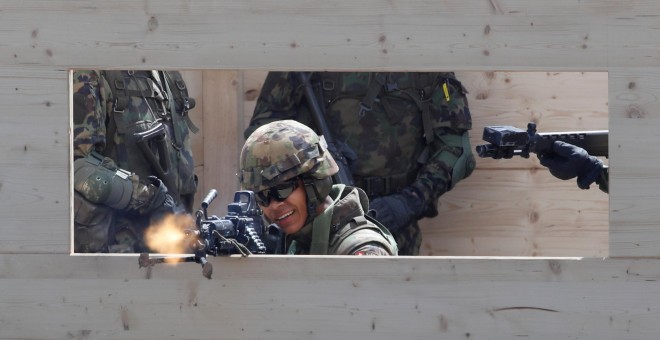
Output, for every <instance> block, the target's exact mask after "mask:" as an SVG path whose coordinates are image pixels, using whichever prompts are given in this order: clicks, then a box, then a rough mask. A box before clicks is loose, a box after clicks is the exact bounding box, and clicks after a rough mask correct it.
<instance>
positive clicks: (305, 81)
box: [297, 72, 355, 186]
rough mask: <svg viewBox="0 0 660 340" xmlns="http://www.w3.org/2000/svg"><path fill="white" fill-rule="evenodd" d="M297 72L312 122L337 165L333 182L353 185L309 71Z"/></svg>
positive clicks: (345, 161)
mask: <svg viewBox="0 0 660 340" xmlns="http://www.w3.org/2000/svg"><path fill="white" fill-rule="evenodd" d="M297 74H298V76H299V77H300V82H301V83H302V85H303V87H304V94H305V99H306V100H307V103H308V104H309V108H310V110H311V112H312V118H313V119H314V124H316V127H318V129H319V131H320V132H321V135H322V136H323V138H325V141H326V143H327V144H328V150H329V151H330V154H332V158H334V159H335V161H336V162H337V166H338V167H339V171H338V172H337V174H336V175H334V176H333V179H334V181H335V183H342V184H346V185H350V186H353V185H354V184H355V181H354V180H353V174H352V173H351V171H350V169H349V167H348V160H347V158H346V157H345V156H344V154H343V152H342V148H340V147H339V143H337V142H336V141H335V139H334V138H333V136H332V134H331V133H330V128H328V124H327V123H326V122H325V118H324V115H323V109H322V107H321V105H320V104H319V101H318V98H317V97H316V92H315V91H314V87H313V86H312V83H311V82H310V78H311V73H310V72H298V73H297Z"/></svg>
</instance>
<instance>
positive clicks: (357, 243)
mask: <svg viewBox="0 0 660 340" xmlns="http://www.w3.org/2000/svg"><path fill="white" fill-rule="evenodd" d="M337 170H338V167H337V164H336V163H335V160H334V159H333V158H332V156H331V155H330V153H329V152H328V150H327V145H326V143H325V140H324V139H323V138H319V136H318V135H317V134H316V133H315V132H314V131H313V130H311V129H310V128H309V127H307V126H305V125H303V124H301V123H298V122H295V121H293V120H282V121H275V122H272V123H269V124H266V125H263V126H261V127H260V128H258V129H257V130H255V131H254V132H253V133H252V134H251V135H250V136H249V137H248V138H247V140H246V141H245V145H244V146H243V150H242V151H241V157H240V171H239V173H238V177H239V180H240V183H241V187H242V189H243V190H251V191H253V192H255V193H256V195H255V197H256V201H257V204H259V206H260V207H261V209H262V210H263V213H264V217H265V219H266V221H267V222H268V223H275V224H276V225H277V226H278V227H279V228H280V229H281V230H282V231H283V232H284V234H285V235H286V246H287V253H288V254H290V255H298V254H301V255H306V254H312V255H317V254H318V255H326V254H328V255H396V254H397V246H396V242H395V241H394V239H393V238H392V236H391V234H390V233H389V231H388V230H387V228H385V227H383V226H382V225H380V224H379V223H378V222H376V221H375V220H371V218H368V217H367V216H365V212H366V210H367V207H368V201H367V196H366V194H365V192H364V191H363V190H362V189H359V188H355V187H350V186H346V185H344V184H334V185H333V184H332V177H331V176H332V175H334V174H335V173H337Z"/></svg>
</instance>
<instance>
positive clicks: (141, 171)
mask: <svg viewBox="0 0 660 340" xmlns="http://www.w3.org/2000/svg"><path fill="white" fill-rule="evenodd" d="M167 73H168V72H165V78H168V76H167ZM177 75H178V74H177ZM108 79H112V81H109V80H108ZM168 84H169V87H170V91H169V92H170V93H172V91H181V87H182V85H181V83H180V82H175V81H171V82H170V83H168ZM72 86H73V105H74V109H73V155H74V159H77V158H80V157H87V156H88V155H90V153H91V152H92V151H96V152H97V153H99V154H101V155H103V156H105V157H108V158H109V159H110V162H114V163H115V164H114V166H117V167H118V168H121V169H124V170H127V171H129V172H131V173H133V175H132V176H131V177H130V179H131V181H132V182H133V194H132V198H131V204H130V205H129V207H128V208H127V209H126V210H125V211H114V212H113V214H112V215H113V217H112V218H113V221H112V224H111V225H110V226H109V227H108V228H109V230H107V231H106V235H108V238H109V239H108V240H107V242H105V243H106V246H105V247H103V248H102V249H101V248H99V247H94V249H87V250H86V251H89V252H99V251H102V252H104V251H111V252H139V251H142V250H143V249H141V242H140V241H139V240H136V238H139V235H140V234H141V231H142V230H143V229H144V228H145V227H146V226H147V225H148V224H149V222H150V216H149V215H148V214H147V213H146V212H145V211H143V209H144V203H145V202H148V201H149V200H150V199H151V197H153V196H154V194H155V190H156V188H155V187H154V186H153V185H150V182H149V181H148V180H147V177H148V176H157V177H158V173H156V172H155V171H154V169H153V167H152V165H151V164H149V163H148V161H147V160H146V158H145V156H144V155H143V153H142V152H141V151H140V150H139V148H138V147H137V145H136V138H135V134H136V133H140V132H145V131H147V130H149V129H151V128H153V127H155V126H156V124H159V123H162V124H163V125H164V133H165V141H164V145H165V146H166V148H167V149H166V154H167V157H169V161H170V164H171V167H172V168H171V169H169V170H170V171H171V172H172V173H173V174H174V178H175V181H174V183H175V187H174V188H172V189H173V190H176V191H178V192H179V193H180V194H181V197H180V198H179V199H180V201H179V202H178V203H179V204H182V205H184V206H185V207H186V209H187V210H188V211H189V212H190V211H191V210H192V206H193V198H194V193H195V190H196V179H195V175H194V163H193V155H192V148H191V145H190V136H189V131H188V130H189V128H188V125H187V122H186V121H185V120H181V119H173V117H172V115H171V114H170V111H171V107H170V106H169V105H166V103H167V102H165V101H164V100H163V99H164V98H165V97H169V95H168V91H167V88H166V87H165V86H164V85H162V83H160V84H159V83H158V80H157V79H155V77H154V75H153V74H152V72H151V71H96V70H77V71H74V73H73V84H72ZM118 88H119V89H122V91H123V92H122V93H119V94H118V93H116V92H117V89H118ZM184 89H185V88H184ZM120 92H121V91H120ZM186 93H187V92H186ZM119 106H121V107H119ZM174 107H175V110H176V111H177V113H176V115H179V116H183V115H186V114H187V110H186V109H185V108H184V106H183V103H180V102H179V101H176V100H175V101H174ZM175 118H179V117H175ZM173 145H174V146H173ZM149 147H150V148H151V150H152V152H153V153H154V154H155V155H156V157H157V159H158V151H157V150H156V149H157V147H156V145H153V143H151V142H149ZM161 180H163V179H162V178H161ZM76 199H81V198H80V197H77V196H76ZM88 210H93V209H88ZM86 219H88V220H94V218H93V217H92V216H88V217H87V218H86ZM84 229H85V228H83V227H80V228H76V230H84ZM94 233H95V234H96V235H100V233H98V232H97V231H95V232H94ZM77 236H78V235H74V237H75V238H76V239H77ZM74 243H75V242H74ZM97 243H98V242H97ZM83 248H84V247H80V249H83ZM83 251H85V250H83Z"/></svg>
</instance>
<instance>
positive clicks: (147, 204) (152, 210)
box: [137, 176, 184, 219]
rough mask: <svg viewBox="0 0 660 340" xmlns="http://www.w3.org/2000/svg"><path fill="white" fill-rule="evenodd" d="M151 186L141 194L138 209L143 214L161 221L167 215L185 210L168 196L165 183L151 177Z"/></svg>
mask: <svg viewBox="0 0 660 340" xmlns="http://www.w3.org/2000/svg"><path fill="white" fill-rule="evenodd" d="M147 179H148V180H149V185H147V186H146V188H145V190H144V191H143V192H142V193H141V195H140V196H142V197H141V198H140V199H139V200H140V201H141V202H140V203H141V204H139V205H138V207H137V209H138V210H139V211H140V212H141V213H143V214H151V217H152V219H159V218H161V217H163V216H164V215H165V214H167V213H179V212H182V211H183V210H184V209H183V208H182V207H180V206H177V204H176V203H175V202H174V199H173V198H172V196H170V194H168V191H167V187H166V186H165V183H163V181H161V180H160V179H158V177H155V176H149V177H148V178H147Z"/></svg>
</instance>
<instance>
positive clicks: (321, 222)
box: [309, 205, 335, 255]
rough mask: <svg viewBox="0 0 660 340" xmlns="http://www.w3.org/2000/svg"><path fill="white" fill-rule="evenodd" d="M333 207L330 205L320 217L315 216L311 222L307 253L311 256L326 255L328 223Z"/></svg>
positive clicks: (328, 241) (328, 233)
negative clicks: (309, 242)
mask: <svg viewBox="0 0 660 340" xmlns="http://www.w3.org/2000/svg"><path fill="white" fill-rule="evenodd" d="M334 209H335V207H334V205H331V206H330V207H329V208H328V209H326V210H325V211H324V212H323V213H322V214H321V215H319V216H316V218H314V221H313V222H312V245H311V246H310V249H309V253H310V254H311V255H327V254H328V245H329V243H330V223H331V220H332V212H333V211H334Z"/></svg>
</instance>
